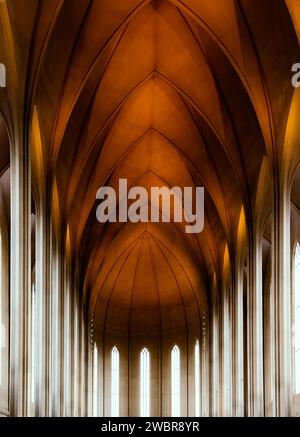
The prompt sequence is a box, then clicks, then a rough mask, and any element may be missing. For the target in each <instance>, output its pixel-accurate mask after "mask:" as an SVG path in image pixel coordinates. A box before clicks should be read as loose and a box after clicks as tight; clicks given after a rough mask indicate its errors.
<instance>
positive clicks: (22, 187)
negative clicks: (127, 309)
mask: <svg viewBox="0 0 300 437" xmlns="http://www.w3.org/2000/svg"><path fill="white" fill-rule="evenodd" d="M22 137H23V134H22V133H19V134H18V135H15V137H14V138H13V139H12V141H13V143H14V144H13V147H12V155H11V243H10V244H11V248H10V396H9V399H10V400H9V410H10V414H11V415H12V416H26V415H27V413H28V353H27V352H28V339H29V336H28V329H29V326H28V322H29V321H28V317H27V315H28V300H29V298H30V293H29V289H30V283H31V274H30V271H31V266H30V259H31V253H30V246H31V244H30V208H31V195H30V166H29V162H28V150H27V148H26V147H25V145H24V144H23V143H22V141H21V140H20V139H21V138H22Z"/></svg>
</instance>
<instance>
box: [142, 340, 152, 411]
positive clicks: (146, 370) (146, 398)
mask: <svg viewBox="0 0 300 437" xmlns="http://www.w3.org/2000/svg"><path fill="white" fill-rule="evenodd" d="M140 415H141V417H149V416H150V354H149V351H148V349H146V348H144V349H143V350H142V352H141V354H140Z"/></svg>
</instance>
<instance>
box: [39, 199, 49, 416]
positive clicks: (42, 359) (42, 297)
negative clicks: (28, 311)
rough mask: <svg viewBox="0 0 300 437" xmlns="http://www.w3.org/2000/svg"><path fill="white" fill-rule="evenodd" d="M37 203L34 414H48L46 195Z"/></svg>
mask: <svg viewBox="0 0 300 437" xmlns="http://www.w3.org/2000/svg"><path fill="white" fill-rule="evenodd" d="M37 203H38V204H37V205H36V290H35V295H36V299H35V301H36V354H35V355H36V381H35V385H36V396H35V414H36V416H49V415H50V414H51V392H50V381H51V258H50V247H51V232H50V223H49V209H48V202H47V198H46V195H45V197H44V198H40V199H39V202H37Z"/></svg>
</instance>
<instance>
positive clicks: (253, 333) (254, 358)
mask: <svg viewBox="0 0 300 437" xmlns="http://www.w3.org/2000/svg"><path fill="white" fill-rule="evenodd" d="M249 260H250V264H249V287H248V326H249V415H250V416H255V417H260V416H264V383H263V290H262V244H261V235H260V232H259V230H258V229H257V228H256V229H254V234H253V235H252V241H251V244H250V256H249Z"/></svg>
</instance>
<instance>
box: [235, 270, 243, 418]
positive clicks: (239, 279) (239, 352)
mask: <svg viewBox="0 0 300 437" xmlns="http://www.w3.org/2000/svg"><path fill="white" fill-rule="evenodd" d="M243 292H244V290H243V270H242V266H240V264H239V262H236V271H235V287H234V294H233V323H234V325H233V326H234V329H233V333H234V338H233V347H234V354H233V356H234V375H233V407H234V408H233V414H234V415H235V416H237V417H243V416H244V350H243V349H244V338H243V336H244V332H243V331H244V321H243Z"/></svg>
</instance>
